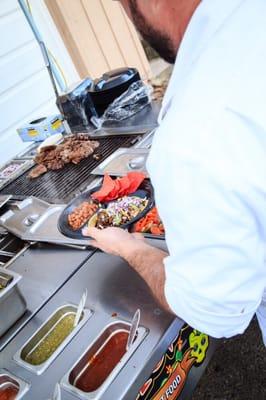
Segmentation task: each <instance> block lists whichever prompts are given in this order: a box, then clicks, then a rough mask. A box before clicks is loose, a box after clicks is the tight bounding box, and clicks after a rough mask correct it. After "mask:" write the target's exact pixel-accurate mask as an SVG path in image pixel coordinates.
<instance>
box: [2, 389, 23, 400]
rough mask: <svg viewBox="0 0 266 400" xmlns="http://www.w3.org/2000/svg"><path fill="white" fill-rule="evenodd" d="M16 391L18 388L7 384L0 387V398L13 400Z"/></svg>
mask: <svg viewBox="0 0 266 400" xmlns="http://www.w3.org/2000/svg"><path fill="white" fill-rule="evenodd" d="M18 391H19V390H18V388H16V387H14V386H8V387H6V388H3V389H0V400H15V398H16V396H17V394H18Z"/></svg>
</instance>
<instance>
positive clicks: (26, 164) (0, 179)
mask: <svg viewBox="0 0 266 400" xmlns="http://www.w3.org/2000/svg"><path fill="white" fill-rule="evenodd" d="M12 164H16V165H19V167H18V169H16V170H15V171H14V172H10V173H9V174H8V175H7V176H5V175H4V171H5V169H6V168H8V167H9V166H11V165H12ZM34 164H35V163H34V161H33V160H26V159H25V160H17V159H14V160H12V161H9V162H8V163H6V164H5V165H3V166H2V167H1V168H0V189H3V188H4V187H5V186H7V185H8V184H9V183H11V182H13V181H14V180H15V179H17V178H18V177H19V176H21V175H22V174H24V172H26V171H28V170H29V169H30V168H31V167H32V166H33V165H34ZM1 173H2V175H1Z"/></svg>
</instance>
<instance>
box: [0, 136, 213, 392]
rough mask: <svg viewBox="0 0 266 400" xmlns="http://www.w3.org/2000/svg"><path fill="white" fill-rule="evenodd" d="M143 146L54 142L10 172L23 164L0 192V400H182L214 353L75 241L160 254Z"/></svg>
mask: <svg viewBox="0 0 266 400" xmlns="http://www.w3.org/2000/svg"><path fill="white" fill-rule="evenodd" d="M152 136H153V134H152V132H150V131H149V132H147V133H145V134H144V135H143V134H142V135H140V134H138V133H136V134H131V135H124V136H123V135H117V136H108V137H101V138H97V140H96V139H95V138H93V139H91V138H89V137H79V138H77V137H75V138H74V139H73V138H72V137H65V139H64V142H63V143H61V144H59V145H58V146H61V147H59V148H56V147H54V146H52V147H51V148H50V149H49V148H46V149H45V151H42V152H41V153H38V151H37V148H35V147H34V146H31V147H30V148H29V149H28V150H27V151H26V152H24V154H20V155H18V157H17V159H16V160H14V161H15V163H16V161H19V160H25V159H26V160H29V161H31V163H30V167H29V168H28V169H27V170H25V169H22V170H21V173H19V171H18V170H16V175H15V177H14V179H12V177H11V178H10V177H9V178H8V182H6V183H5V184H4V183H3V188H2V190H1V191H0V196H1V197H0V205H1V208H0V224H1V230H0V263H1V268H0V310H1V319H2V321H3V322H6V321H7V319H6V317H5V315H8V316H9V318H10V321H9V322H8V321H7V322H8V323H7V324H6V326H5V325H3V322H2V323H1V330H0V333H1V336H0V349H1V355H0V369H1V370H0V399H1V398H3V399H13V398H16V399H21V398H23V399H32V400H33V399H34V400H35V399H40V400H42V399H43V400H47V399H51V398H55V397H53V396H55V395H54V394H53V393H54V389H55V388H56V392H57V397H56V398H58V399H59V398H61V399H64V400H71V399H73V400H74V399H106V400H119V399H126V400H131V399H132V400H152V399H156V400H157V399H158V400H161V399H163V400H164V399H177V398H178V399H188V398H190V396H191V394H192V392H193V390H194V388H195V386H196V385H197V382H198V381H199V379H200V377H201V375H202V374H203V372H204V369H205V368H206V366H207V364H208V362H209V360H210V358H211V356H212V354H213V352H214V349H215V347H216V343H215V342H214V341H213V340H212V339H211V338H209V337H208V336H206V335H204V334H203V333H200V332H197V331H195V330H193V329H192V328H191V327H189V326H187V325H186V324H185V323H184V322H183V321H181V320H180V319H178V318H173V316H172V315H170V314H168V313H167V312H165V311H164V310H162V309H160V307H159V306H158V304H157V303H156V302H155V300H154V299H153V297H152V295H151V293H150V291H149V289H148V287H147V286H146V284H145V283H144V282H143V281H142V280H141V279H140V277H139V276H138V275H137V274H136V273H135V272H134V271H133V270H132V269H131V268H130V267H129V266H128V265H127V264H126V263H125V262H124V261H123V260H121V259H119V258H117V257H114V256H110V255H107V254H104V253H102V252H100V251H96V250H95V249H94V248H92V247H90V238H89V237H88V236H87V235H86V228H87V227H88V226H96V227H97V228H99V229H104V228H105V227H106V226H119V227H122V228H124V229H128V230H129V231H131V232H139V233H142V234H143V235H144V236H145V237H146V239H147V240H150V241H152V243H153V245H155V246H158V247H160V248H162V249H166V244H165V239H164V228H163V224H162V221H161V220H160V218H159V215H158V212H157V210H156V204H155V199H154V193H153V188H152V185H151V182H150V180H149V177H148V173H147V171H146V168H145V160H146V158H147V155H148V152H149V147H150V145H151V141H152ZM77 140H78V141H80V142H86V145H85V146H81V144H80V143H78V144H77V142H76V141H77ZM95 140H96V141H97V144H96V143H95ZM89 141H94V143H92V144H91V143H90V142H89ZM75 146H78V148H80V149H81V148H82V149H81V150H80V152H79V153H77V151H76V149H77V147H75ZM127 150H128V151H127ZM49 152H50V153H49ZM51 152H53V153H51ZM55 160H56V163H55ZM17 164H19V163H17ZM40 165H44V167H45V169H44V168H39V169H37V168H38V167H39V166H40ZM34 169H35V171H34V172H33V170H34ZM115 172H116V173H115ZM13 305H14V306H13ZM81 305H82V306H81ZM137 310H139V320H138V323H137V326H136V329H135V331H133V330H132V326H133V325H134V318H133V316H134V315H135V314H136V311H137ZM77 316H78V317H77ZM132 332H133V333H132ZM130 337H131V343H130V344H129V343H128V342H129V341H130V340H129V339H130ZM57 384H59V385H58V386H56V385H57ZM1 396H2V397H1ZM4 396H6V397H4ZM12 396H13V397H12ZM14 396H15V397H14ZM59 396H61V397H59Z"/></svg>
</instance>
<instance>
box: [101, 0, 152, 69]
mask: <svg viewBox="0 0 266 400" xmlns="http://www.w3.org/2000/svg"><path fill="white" fill-rule="evenodd" d="M101 2H102V4H103V7H104V9H105V11H106V14H107V15H108V16H109V21H110V24H111V25H112V29H113V31H114V34H115V36H116V40H117V42H118V43H119V46H120V51H121V53H122V54H123V56H124V58H125V60H126V63H127V65H128V66H134V67H137V68H138V70H139V71H140V73H141V75H142V76H143V77H146V76H150V65H149V62H148V60H147V57H146V55H145V52H144V49H143V47H142V44H141V42H140V40H139V38H138V34H137V32H136V30H135V28H134V26H133V25H132V23H131V22H130V20H129V19H128V17H127V16H126V14H125V12H124V10H123V9H122V7H121V5H120V4H119V3H118V2H117V3H116V2H111V1H109V0H101Z"/></svg>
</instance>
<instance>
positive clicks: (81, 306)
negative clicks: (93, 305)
mask: <svg viewBox="0 0 266 400" xmlns="http://www.w3.org/2000/svg"><path fill="white" fill-rule="evenodd" d="M87 295H88V291H87V289H86V290H85V292H84V293H83V295H82V296H81V299H80V302H79V305H78V309H77V312H76V316H75V319H74V324H73V325H74V328H76V326H77V325H78V323H79V320H80V317H81V314H82V312H83V310H84V307H85V303H86V300H87Z"/></svg>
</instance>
